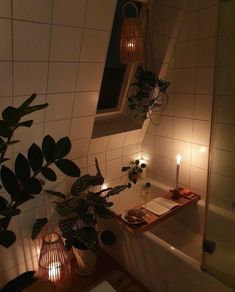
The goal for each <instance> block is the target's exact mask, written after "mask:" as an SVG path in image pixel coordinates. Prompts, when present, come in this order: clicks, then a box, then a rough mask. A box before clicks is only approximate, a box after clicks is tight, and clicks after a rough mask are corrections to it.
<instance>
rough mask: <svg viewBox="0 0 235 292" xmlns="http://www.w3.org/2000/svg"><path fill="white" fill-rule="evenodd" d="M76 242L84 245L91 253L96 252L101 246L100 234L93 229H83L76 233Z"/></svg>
mask: <svg viewBox="0 0 235 292" xmlns="http://www.w3.org/2000/svg"><path fill="white" fill-rule="evenodd" d="M76 240H77V241H80V242H81V243H83V244H84V245H85V246H87V247H88V248H89V250H90V251H92V252H96V251H97V249H98V246H99V241H98V234H97V231H96V230H95V228H93V227H88V226H86V227H83V228H81V229H79V230H78V231H77V232H76Z"/></svg>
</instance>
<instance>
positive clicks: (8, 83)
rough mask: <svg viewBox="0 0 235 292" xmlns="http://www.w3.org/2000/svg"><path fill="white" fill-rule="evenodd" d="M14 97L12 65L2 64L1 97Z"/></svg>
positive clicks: (0, 73) (8, 63)
mask: <svg viewBox="0 0 235 292" xmlns="http://www.w3.org/2000/svg"><path fill="white" fill-rule="evenodd" d="M12 95H13V92H12V63H11V62H0V96H12Z"/></svg>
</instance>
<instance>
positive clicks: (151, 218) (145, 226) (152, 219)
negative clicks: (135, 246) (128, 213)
mask: <svg viewBox="0 0 235 292" xmlns="http://www.w3.org/2000/svg"><path fill="white" fill-rule="evenodd" d="M181 191H183V189H181ZM190 195H191V196H192V198H191V199H190V198H186V197H185V196H180V198H179V199H172V192H170V191H169V192H166V193H163V194H162V195H161V197H162V198H165V199H168V200H171V201H172V202H176V203H178V204H179V206H176V207H174V208H173V209H171V210H169V211H168V212H166V213H164V214H162V215H160V216H158V215H155V214H154V213H152V212H151V211H149V210H147V209H145V208H144V207H143V204H140V205H138V206H135V207H133V208H131V209H129V210H143V211H144V212H145V213H146V218H145V222H144V223H141V224H128V223H127V222H125V221H123V219H122V218H121V215H122V214H118V215H117V214H116V218H117V220H118V222H120V223H121V224H123V225H124V226H125V228H127V229H128V230H129V231H131V232H138V233H142V232H145V231H147V230H149V229H151V228H152V227H154V226H155V225H157V224H159V223H160V222H162V221H164V220H166V219H167V218H169V217H171V216H173V215H175V214H176V213H178V212H180V211H181V210H183V209H185V208H187V207H188V206H191V205H193V204H196V203H197V202H198V201H199V200H200V199H201V197H200V196H199V195H197V194H195V193H192V192H190Z"/></svg>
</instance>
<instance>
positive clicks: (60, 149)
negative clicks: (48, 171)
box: [52, 137, 71, 160]
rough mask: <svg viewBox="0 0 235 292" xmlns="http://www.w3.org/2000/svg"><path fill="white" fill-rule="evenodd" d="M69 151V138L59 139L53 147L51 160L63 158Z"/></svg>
mask: <svg viewBox="0 0 235 292" xmlns="http://www.w3.org/2000/svg"><path fill="white" fill-rule="evenodd" d="M70 150H71V141H70V139H69V137H63V138H61V139H60V140H59V141H58V142H57V143H56V145H55V146H54V149H53V153H52V158H53V159H54V160H56V159H61V158H63V157H65V156H66V155H67V154H68V153H69V152H70Z"/></svg>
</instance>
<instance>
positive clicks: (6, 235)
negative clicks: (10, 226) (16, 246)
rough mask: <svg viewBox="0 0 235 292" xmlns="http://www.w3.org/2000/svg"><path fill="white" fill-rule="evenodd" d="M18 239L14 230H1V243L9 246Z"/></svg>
mask: <svg viewBox="0 0 235 292" xmlns="http://www.w3.org/2000/svg"><path fill="white" fill-rule="evenodd" d="M15 241H16V236H15V233H14V232H13V231H10V230H3V231H0V245H2V246H4V247H6V248H8V247H10V246H11V245H12V244H13V243H14V242H15Z"/></svg>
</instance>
